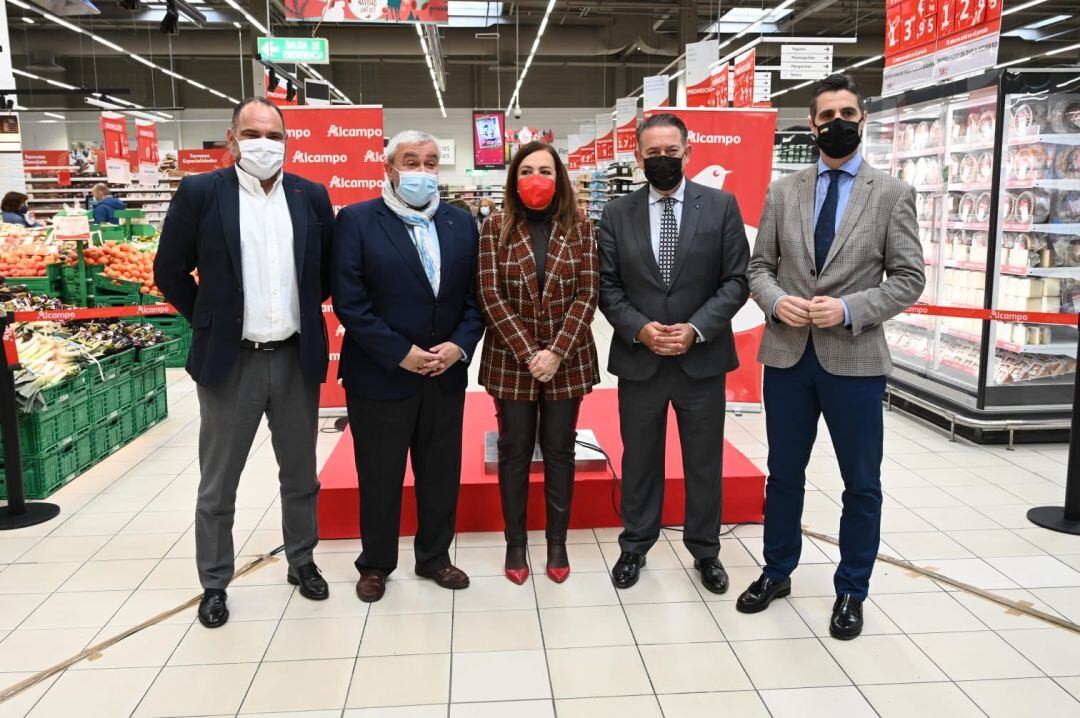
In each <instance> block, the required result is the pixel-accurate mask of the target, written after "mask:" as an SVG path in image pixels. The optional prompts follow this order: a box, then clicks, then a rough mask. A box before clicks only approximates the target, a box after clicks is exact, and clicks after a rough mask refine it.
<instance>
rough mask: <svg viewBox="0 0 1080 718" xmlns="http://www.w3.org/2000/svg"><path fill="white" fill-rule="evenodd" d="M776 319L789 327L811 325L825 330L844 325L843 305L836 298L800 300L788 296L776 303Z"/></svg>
mask: <svg viewBox="0 0 1080 718" xmlns="http://www.w3.org/2000/svg"><path fill="white" fill-rule="evenodd" d="M776 318H777V319H779V320H780V321H782V322H783V323H784V324H787V325H788V326H789V327H805V326H806V325H808V324H813V325H814V326H815V327H817V328H818V329H827V328H829V327H835V326H837V325H839V324H843V323H844V304H843V302H841V301H840V300H839V299H837V298H836V297H814V298H813V299H801V298H799V297H796V296H793V295H791V294H788V295H786V296H784V297H782V298H781V299H780V301H779V302H777V303H776Z"/></svg>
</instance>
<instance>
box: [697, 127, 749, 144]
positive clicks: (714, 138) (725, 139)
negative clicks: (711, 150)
mask: <svg viewBox="0 0 1080 718" xmlns="http://www.w3.org/2000/svg"><path fill="white" fill-rule="evenodd" d="M687 136H688V138H689V140H690V142H691V143H693V144H701V145H741V144H742V135H706V134H703V133H701V132H697V131H695V130H690V131H689V132H688V133H687Z"/></svg>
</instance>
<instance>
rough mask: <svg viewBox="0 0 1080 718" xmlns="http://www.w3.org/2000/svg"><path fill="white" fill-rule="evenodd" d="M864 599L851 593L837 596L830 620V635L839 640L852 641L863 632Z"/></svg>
mask: <svg viewBox="0 0 1080 718" xmlns="http://www.w3.org/2000/svg"><path fill="white" fill-rule="evenodd" d="M862 626H863V619H862V601H861V600H860V599H858V598H855V597H854V596H852V595H851V594H850V593H842V594H840V595H839V596H837V597H836V603H834V604H833V607H832V620H830V621H829V635H831V636H832V637H833V638H835V639H837V640H839V641H850V640H851V639H852V638H856V637H858V635H859V634H860V633H862Z"/></svg>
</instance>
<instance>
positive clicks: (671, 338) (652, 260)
mask: <svg viewBox="0 0 1080 718" xmlns="http://www.w3.org/2000/svg"><path fill="white" fill-rule="evenodd" d="M687 134H688V133H687V130H686V125H685V124H683V121H682V120H680V119H679V118H678V117H676V116H675V115H671V114H657V115H653V116H652V117H650V118H649V119H647V120H645V121H644V122H643V123H641V124H640V125H639V126H638V130H637V152H636V156H637V161H638V164H639V165H640V166H641V167H642V169H643V170H644V172H645V178H646V179H647V180H648V181H649V184H648V185H646V186H645V187H642V188H641V189H639V190H637V191H636V192H634V193H632V194H630V195H627V196H625V197H620V198H619V199H616V200H614V201H613V202H610V203H609V204H608V205H607V206H606V207H604V213H603V216H602V217H601V219H600V237H599V246H600V309H601V311H603V313H604V315H605V316H606V317H607V318H608V321H610V322H611V326H612V327H613V328H614V330H615V336H614V337H613V338H612V341H611V353H610V357H609V364H608V366H609V369H610V371H611V373H612V374H615V375H616V376H618V377H619V425H620V430H621V432H622V442H623V461H622V471H623V481H622V520H623V532H622V535H620V536H619V545H620V547H621V548H622V555H621V556H620V557H619V560H618V562H617V563H616V564H615V566H614V568H613V569H612V572H611V577H612V582H613V583H614V584H615V586H616V587H617V588H629V587H631V586H633V585H634V584H635V583H637V580H638V577H639V575H640V570H641V568H642V567H643V566H644V565H645V554H646V553H647V552H648V550H649V549H650V548H651V547H652V545H653V544H654V543H655V542H656V540H657V538H658V537H659V536H660V525H661V514H662V511H663V506H664V447H665V443H666V432H667V416H668V407H669V406H674V408H675V417H676V419H677V420H678V423H679V439H680V442H681V444H682V455H683V473H684V475H685V483H686V508H685V520H684V524H685V525H684V529H683V543H684V545H685V546H686V548H687V550H689V552H690V554H691V555H692V556H693V557H694V566H695V568H697V570H698V571H699V572H700V574H701V581H702V584H703V585H704V586H705V588H706V589H707V590H709V591H711V592H713V593H724V592H725V591H727V589H728V575H727V572H726V571H725V570H724V566H723V564H722V563H721V562H720V560H719V558H718V554H719V551H720V505H721V472H722V468H723V454H724V418H725V417H724V410H725V407H726V393H725V389H726V375H727V372H729V371H732V370H733V369H736V368H737V367H738V366H739V358H738V355H737V354H736V353H735V339H734V336H733V335H732V332H731V318H732V317H734V316H735V314H736V312H738V311H739V309H740V308H741V307H742V306H743V304H745V303H746V299H747V297H748V296H749V288H748V286H747V281H746V264H747V261H748V259H749V256H750V245H749V243H748V242H747V239H746V232H745V230H744V229H743V221H742V215H741V214H740V213H739V205H738V203H737V202H736V201H735V197H734V195H732V194H730V193H728V192H723V191H721V190H715V189H710V188H708V187H703V186H702V185H699V184H696V183H694V182H691V181H689V180H687V179H685V178H684V177H683V170H684V168H685V167H686V164H687V162H688V161H689V158H690V152H691V150H692V147H691V145H690V144H689V143H688V141H687V140H688V137H687Z"/></svg>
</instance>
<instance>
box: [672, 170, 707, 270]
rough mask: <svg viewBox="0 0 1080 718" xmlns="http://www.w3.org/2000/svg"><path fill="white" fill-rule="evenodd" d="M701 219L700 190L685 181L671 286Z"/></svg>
mask: <svg viewBox="0 0 1080 718" xmlns="http://www.w3.org/2000/svg"><path fill="white" fill-rule="evenodd" d="M700 217H701V189H700V188H699V187H698V186H697V185H696V184H694V183H693V182H691V181H689V180H687V181H686V187H684V188H683V207H682V218H681V220H680V222H679V243H678V245H676V247H675V266H674V267H672V269H671V284H672V286H674V284H675V280H676V279H678V278H679V271H680V270H681V269H682V267H683V264H685V263H686V257H687V256H688V255H689V254H690V245H692V244H693V243H694V237H695V236H696V235H697V225H698V218H700Z"/></svg>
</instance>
